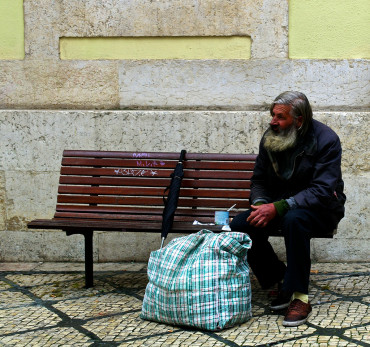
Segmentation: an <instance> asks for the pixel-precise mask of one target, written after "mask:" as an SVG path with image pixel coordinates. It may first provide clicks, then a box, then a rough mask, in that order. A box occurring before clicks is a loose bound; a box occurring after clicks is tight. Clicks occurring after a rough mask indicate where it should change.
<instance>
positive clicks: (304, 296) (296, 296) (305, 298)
mask: <svg viewBox="0 0 370 347" xmlns="http://www.w3.org/2000/svg"><path fill="white" fill-rule="evenodd" d="M294 299H298V300H301V301H303V302H304V303H306V304H308V294H303V293H300V292H294V293H293V296H292V300H294Z"/></svg>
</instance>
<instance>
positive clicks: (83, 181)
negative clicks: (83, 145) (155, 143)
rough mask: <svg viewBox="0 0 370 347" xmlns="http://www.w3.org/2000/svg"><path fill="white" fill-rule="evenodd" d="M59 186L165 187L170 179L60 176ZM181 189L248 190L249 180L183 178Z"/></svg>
mask: <svg viewBox="0 0 370 347" xmlns="http://www.w3.org/2000/svg"><path fill="white" fill-rule="evenodd" d="M59 183H60V184H76V185H100V186H102V185H106V186H144V183H145V186H146V187H164V188H165V187H167V186H168V185H169V183H170V178H156V179H151V178H146V179H145V181H144V180H141V179H137V178H136V177H83V176H61V177H60V178H59ZM181 187H183V188H235V189H248V188H250V181H249V180H245V179H243V180H221V179H218V180H210V179H208V180H207V179H199V180H192V179H187V178H184V179H183V180H182V183H181Z"/></svg>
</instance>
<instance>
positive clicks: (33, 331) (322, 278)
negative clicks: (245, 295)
mask: <svg viewBox="0 0 370 347" xmlns="http://www.w3.org/2000/svg"><path fill="white" fill-rule="evenodd" d="M369 265H370V264H364V263H361V264H358V263H355V264H333V263H331V264H313V266H312V275H311V287H310V288H311V289H310V300H311V303H312V306H313V314H312V315H311V317H310V319H309V321H308V322H307V324H304V325H301V326H299V327H292V328H287V327H283V326H282V324H281V323H282V320H283V315H282V313H280V314H278V313H272V312H271V311H270V310H269V308H268V304H269V298H268V294H269V293H268V291H264V290H261V289H260V288H259V286H258V284H257V283H256V281H255V279H254V278H252V289H253V299H252V304H253V318H252V319H251V320H249V321H248V322H246V323H244V324H242V325H238V326H235V327H233V328H230V329H226V330H223V331H220V332H206V331H199V330H194V329H188V328H181V327H176V326H169V325H165V324H158V323H154V322H149V321H144V320H142V319H140V317H139V315H140V311H141V305H142V300H143V296H144V292H145V287H146V284H147V276H146V264H142V263H132V264H127V263H124V264H122V263H120V264H95V287H94V288H90V289H85V288H84V272H83V264H72V263H37V264H35V263H33V264H28V263H27V264H24V263H21V264H14V263H0V346H232V347H237V346H320V347H321V346H370V307H369V304H370V293H369V289H370V280H369V279H370V276H369Z"/></svg>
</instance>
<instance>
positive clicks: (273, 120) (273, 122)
mask: <svg viewBox="0 0 370 347" xmlns="http://www.w3.org/2000/svg"><path fill="white" fill-rule="evenodd" d="M278 124H279V123H278V121H277V118H275V117H273V118H272V119H271V122H270V125H278Z"/></svg>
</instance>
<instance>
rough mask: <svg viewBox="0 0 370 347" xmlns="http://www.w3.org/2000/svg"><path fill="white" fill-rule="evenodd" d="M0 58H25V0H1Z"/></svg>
mask: <svg viewBox="0 0 370 347" xmlns="http://www.w3.org/2000/svg"><path fill="white" fill-rule="evenodd" d="M0 59H9V60H13V59H14V60H16V59H24V21H23V0H0Z"/></svg>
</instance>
